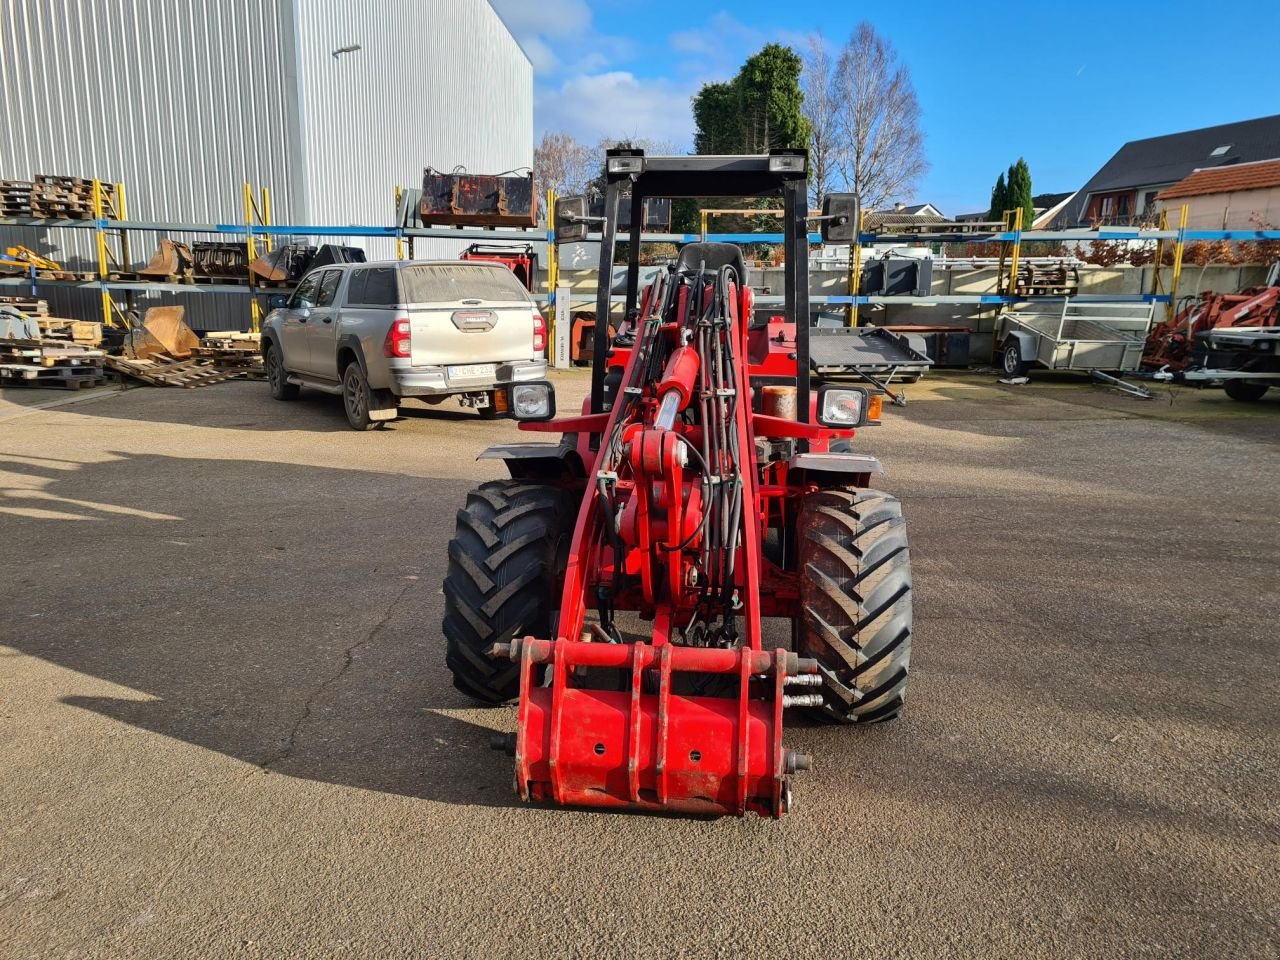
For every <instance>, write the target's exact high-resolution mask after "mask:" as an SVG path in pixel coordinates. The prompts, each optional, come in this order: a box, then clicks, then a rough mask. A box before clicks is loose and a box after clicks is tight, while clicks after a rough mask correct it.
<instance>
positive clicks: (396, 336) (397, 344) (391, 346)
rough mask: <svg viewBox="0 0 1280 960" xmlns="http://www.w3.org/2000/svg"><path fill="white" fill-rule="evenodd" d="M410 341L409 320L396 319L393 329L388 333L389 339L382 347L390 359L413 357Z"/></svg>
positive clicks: (392, 325)
mask: <svg viewBox="0 0 1280 960" xmlns="http://www.w3.org/2000/svg"><path fill="white" fill-rule="evenodd" d="M409 340H410V333H409V318H408V317H396V318H395V320H394V321H393V322H392V324H391V329H390V330H388V331H387V339H386V342H385V343H383V345H382V352H383V354H384V355H385V356H388V357H409V356H412V355H413V354H412V352H411V350H410V347H409Z"/></svg>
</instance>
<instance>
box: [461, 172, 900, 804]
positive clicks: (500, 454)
mask: <svg viewBox="0 0 1280 960" xmlns="http://www.w3.org/2000/svg"><path fill="white" fill-rule="evenodd" d="M605 164H606V182H607V188H606V196H605V214H604V217H603V218H591V217H587V216H586V205H585V203H584V202H582V201H580V200H577V199H569V200H562V201H561V202H560V204H559V206H558V212H557V234H558V239H559V240H560V241H570V240H581V239H584V238H585V237H586V235H587V224H588V222H592V221H595V222H599V223H600V227H601V243H600V276H601V277H603V278H607V277H609V275H610V271H611V267H612V264H613V261H614V251H615V244H616V242H617V241H618V240H619V239H620V238H619V236H618V233H617V231H616V229H615V227H616V224H618V223H620V222H629V223H630V224H632V226H631V228H630V233H629V237H625V238H624V239H629V247H628V250H629V254H630V264H629V273H628V282H627V289H626V297H625V307H624V321H625V322H624V323H623V324H622V325H621V327H620V328H619V331H618V332H617V333H616V334H611V333H610V330H609V325H608V324H604V323H600V324H597V325H596V327H595V340H594V366H593V369H592V382H591V395H590V398H589V399H588V400H587V401H586V402H585V404H584V409H583V410H582V411H581V413H580V414H578V415H571V416H562V417H561V418H559V419H555V416H556V410H555V397H554V392H553V390H552V386H551V384H549V383H521V384H514V385H512V386H511V387H510V388H509V390H508V393H507V396H506V397H505V398H504V399H505V401H506V402H505V404H504V407H505V410H506V412H507V415H509V416H512V417H514V418H515V419H517V420H519V421H520V427H521V429H523V430H525V431H530V432H533V433H555V434H559V435H560V437H559V439H558V442H557V441H551V442H542V443H514V444H502V445H499V446H495V447H492V448H490V449H489V450H488V451H486V453H485V454H484V456H485V457H488V458H494V459H501V460H503V461H505V463H506V467H507V469H508V472H509V473H510V479H507V480H500V481H492V482H489V483H484V484H481V485H480V486H479V487H478V488H477V489H476V490H474V491H473V492H472V493H470V494H469V495H468V497H467V502H466V505H465V507H464V508H463V509H462V510H461V511H460V512H459V513H458V519H457V531H456V534H455V536H454V539H453V540H452V542H451V543H450V545H449V569H448V575H447V579H446V580H445V584H444V594H445V602H446V615H445V620H444V634H445V638H446V641H447V663H448V666H449V668H450V670H451V671H452V673H453V676H454V683H455V685H456V686H457V687H458V688H459V689H460V690H462V691H463V692H465V693H467V694H469V695H471V696H472V697H474V698H476V699H477V700H480V701H483V702H486V703H494V704H497V703H503V702H507V701H509V700H512V699H516V700H518V703H519V708H518V713H517V720H516V732H515V734H514V735H500V736H498V737H496V738H495V746H496V747H498V748H501V749H505V750H507V751H508V752H509V753H510V754H512V755H513V756H514V758H515V781H516V784H515V785H516V790H517V791H518V793H519V794H520V796H521V797H523V798H524V799H526V800H531V801H544V802H551V803H555V804H563V805H569V806H585V807H605V808H614V809H632V810H646V811H654V812H660V811H670V812H680V813H693V814H711V815H719V814H734V815H739V816H741V815H744V814H745V813H747V812H748V811H750V812H753V813H756V814H759V815H762V816H768V817H778V816H781V815H782V814H783V813H785V812H786V811H787V809H788V807H789V805H790V802H791V799H790V798H791V791H790V778H791V775H792V774H793V773H796V772H799V771H802V770H805V769H808V768H809V766H810V763H811V761H810V759H809V758H808V757H806V756H803V755H799V754H797V753H795V752H794V751H792V750H789V749H787V748H785V747H784V745H783V739H782V735H783V719H784V715H785V714H786V712H787V711H788V709H790V708H795V709H798V710H803V711H805V712H806V713H809V714H811V715H813V716H815V717H819V718H821V719H824V720H828V721H831V722H835V723H847V724H859V723H873V722H876V721H883V720H888V719H890V718H892V717H894V716H896V715H897V714H898V713H899V711H900V710H901V709H902V706H903V702H904V700H905V699H906V686H907V672H908V665H909V661H910V654H911V570H910V558H909V554H908V550H907V537H906V530H905V527H904V523H903V519H902V513H901V510H900V507H899V504H898V501H897V500H896V499H895V498H894V497H892V496H890V495H888V494H885V493H880V492H877V491H876V490H872V489H868V484H869V483H870V481H871V478H872V477H873V475H875V474H877V473H880V472H881V469H880V465H879V464H878V463H877V462H876V460H875V459H874V458H872V457H870V456H867V455H864V454H859V453H856V452H854V451H853V445H852V440H853V438H854V432H855V429H856V428H857V427H859V426H861V425H863V424H864V423H865V422H867V419H868V416H869V415H871V416H874V415H875V413H873V408H875V412H876V413H878V401H879V397H878V396H877V397H872V396H870V395H869V393H868V392H867V390H866V389H865V388H863V387H857V386H849V385H847V384H841V383H822V384H820V383H816V382H815V381H814V379H813V377H812V376H811V372H810V371H811V364H810V354H809V339H810V322H809V287H808V282H809V277H808V255H809V240H808V226H807V223H806V213H807V202H806V188H807V179H806V168H805V167H806V157H805V154H804V152H803V151H779V152H774V153H771V154H769V155H768V156H748V157H646V156H644V154H643V153H642V152H640V151H636V150H611V151H609V152H608V154H607V157H606V161H605ZM652 197H661V198H680V197H725V198H730V197H734V198H737V197H781V198H782V201H783V204H784V208H785V209H784V214H785V227H784V230H785V264H786V269H785V285H786V296H785V310H784V312H783V313H782V314H781V315H774V316H771V315H770V311H767V310H757V309H756V308H755V305H754V298H753V295H752V291H751V289H750V287H749V286H748V284H747V274H746V269H745V267H744V264H743V258H742V255H741V251H740V250H739V248H738V247H736V246H734V245H731V244H722V243H693V244H689V245H687V246H685V247H684V248H683V249H682V250H681V251H680V254H679V259H678V261H677V262H676V263H675V264H674V265H671V266H670V267H668V268H667V269H666V271H665V272H663V273H661V274H659V275H658V276H657V278H656V279H655V280H654V281H653V282H652V283H650V284H649V285H648V286H646V287H645V288H644V289H643V290H640V289H639V279H638V278H639V251H640V230H641V222H642V218H641V217H639V216H635V215H631V216H630V217H629V219H628V217H627V214H629V213H630V210H628V209H626V207H624V205H629V206H630V208H631V209H639V206H640V205H641V204H642V203H643V201H644V200H645V199H647V198H652ZM620 213H621V214H622V215H621V216H620ZM820 219H821V222H822V226H823V234H824V236H825V237H827V238H828V239H829V240H832V241H835V242H849V240H850V239H851V238H852V235H853V230H854V227H853V225H854V224H855V223H857V217H856V212H855V210H854V209H853V201H852V198H851V197H847V196H833V197H830V198H828V200H827V202H826V204H825V209H824V212H823V216H822V217H821V218H820ZM599 291H600V292H599V296H598V303H597V316H600V317H606V316H608V315H609V313H610V308H611V306H612V301H611V297H610V289H609V284H608V283H607V282H602V283H601V284H600V285H599ZM844 332H847V331H844ZM766 617H777V618H785V619H786V620H789V621H790V622H791V625H792V631H791V643H790V649H787V648H779V649H769V648H768V647H767V646H766V643H765V637H764V630H763V625H762V620H763V618H766Z"/></svg>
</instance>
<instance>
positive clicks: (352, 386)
mask: <svg viewBox="0 0 1280 960" xmlns="http://www.w3.org/2000/svg"><path fill="white" fill-rule="evenodd" d="M372 403H373V396H372V394H371V391H370V390H369V381H368V380H366V379H365V376H364V370H363V369H362V368H361V366H360V363H359V361H357V360H352V361H351V362H350V363H348V364H347V366H346V369H345V370H343V371H342V406H343V409H344V410H345V411H346V413H347V423H349V424H351V429H352V430H371V429H372V428H373V426H374V421H373V420H372V419H370V417H369V407H370V405H371V404H372Z"/></svg>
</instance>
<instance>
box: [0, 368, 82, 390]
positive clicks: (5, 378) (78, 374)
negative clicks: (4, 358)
mask: <svg viewBox="0 0 1280 960" xmlns="http://www.w3.org/2000/svg"><path fill="white" fill-rule="evenodd" d="M105 380H106V375H105V374H104V373H103V371H102V364H101V363H95V364H92V365H90V366H83V367H41V366H35V365H32V364H22V363H0V384H4V385H5V386H11V385H21V386H27V387H55V388H58V389H61V390H79V389H80V388H81V387H96V386H98V385H99V384H101V383H103V382H105Z"/></svg>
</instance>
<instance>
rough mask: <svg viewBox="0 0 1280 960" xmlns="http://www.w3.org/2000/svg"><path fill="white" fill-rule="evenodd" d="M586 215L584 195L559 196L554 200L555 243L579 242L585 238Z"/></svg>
mask: <svg viewBox="0 0 1280 960" xmlns="http://www.w3.org/2000/svg"><path fill="white" fill-rule="evenodd" d="M586 217H587V198H586V197H560V198H559V199H558V200H556V245H557V246H559V245H560V244H562V243H580V242H581V241H583V240H585V239H587V222H586Z"/></svg>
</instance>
